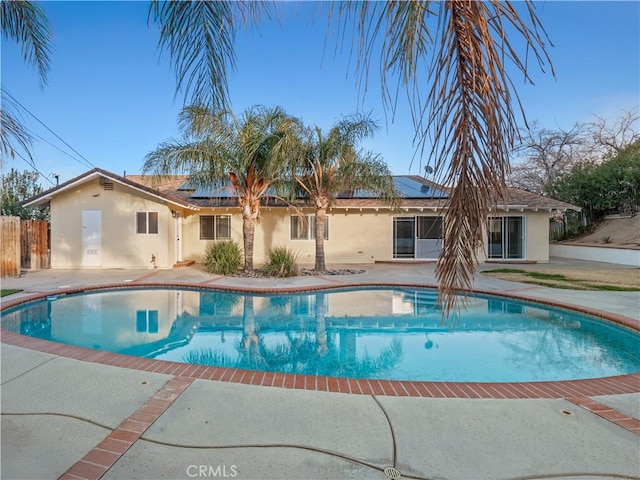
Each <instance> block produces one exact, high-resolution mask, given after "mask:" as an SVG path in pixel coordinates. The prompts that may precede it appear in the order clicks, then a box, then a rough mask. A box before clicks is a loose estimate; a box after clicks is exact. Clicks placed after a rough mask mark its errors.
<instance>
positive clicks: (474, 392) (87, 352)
mask: <svg viewBox="0 0 640 480" xmlns="http://www.w3.org/2000/svg"><path fill="white" fill-rule="evenodd" d="M356 287H358V288H360V287H383V288H384V287H389V288H435V286H433V285H416V284H401V283H384V284H380V283H345V284H340V285H339V286H335V285H330V286H324V285H323V286H310V287H295V288H240V287H230V286H223V285H216V286H211V285H205V284H193V283H170V284H169V283H114V284H106V285H94V286H87V287H82V288H66V289H58V290H55V291H51V292H48V293H39V294H35V295H31V296H29V297H23V298H19V299H15V300H9V301H4V302H2V306H1V307H0V310H5V309H7V308H10V307H13V306H16V305H19V304H22V303H26V302H30V301H33V300H37V299H41V298H46V297H47V296H49V295H66V294H71V293H79V292H86V291H92V290H113V289H129V288H185V289H211V290H225V291H234V292H239V293H258V294H262V293H281V294H282V293H304V292H311V291H319V290H336V289H345V288H347V289H348V288H356ZM467 293H479V294H482V295H490V296H491V295H493V296H499V297H508V298H514V299H517V300H524V301H527V302H532V303H538V304H543V305H550V306H553V307H558V308H564V309H569V310H574V311H577V312H580V313H585V314H588V315H592V316H595V317H598V318H600V319H603V320H605V321H609V322H612V323H615V324H618V325H622V326H624V327H626V328H630V329H632V330H634V331H636V332H640V321H638V320H634V319H632V318H629V317H625V316H622V315H615V314H611V313H608V312H603V311H599V310H595V309H591V308H585V307H582V306H579V305H570V304H564V303H560V302H556V301H547V300H540V299H534V298H531V297H527V296H523V295H518V294H515V295H514V294H511V293H499V294H498V293H496V292H494V291H488V290H474V291H473V292H467ZM0 335H1V337H0V339H1V341H2V343H6V344H10V345H15V346H18V347H23V348H29V349H31V350H37V351H39V352H43V353H49V354H52V355H58V356H62V357H67V358H73V359H76V360H81V361H85V362H93V363H99V364H102V365H110V366H114V367H122V368H129V369H134V370H142V371H147V372H154V373H160V374H166V375H172V376H175V377H181V378H185V379H187V378H192V379H202V380H214V381H221V382H232V383H244V384H247V385H259V386H267V387H281V388H295V389H304V390H320V391H327V392H339V393H349V394H357V395H389V396H410V397H433V398H485V399H514V398H522V399H524V398H565V399H584V398H588V397H591V396H594V395H616V394H623V393H635V392H640V373H634V374H629V375H619V376H614V377H603V378H593V379H585V380H567V381H541V382H517V383H514V382H508V383H488V382H424V381H401V380H374V379H355V378H337V377H321V376H311V375H297V374H285V373H273V372H259V371H253V370H242V369H237V368H226V367H210V366H204V365H191V364H185V363H178V362H171V361H166V360H153V359H148V358H141V357H133V356H129V355H121V354H116V353H110V352H104V351H98V350H92V349H87V348H82V347H75V346H71V345H65V344H61V343H56V342H51V341H48V340H41V339H38V338H32V337H27V336H24V335H20V334H17V333H13V332H9V331H5V330H0ZM576 404H579V405H581V406H582V404H584V401H583V402H582V404H580V403H576ZM636 422H638V420H636ZM633 430H635V431H638V432H640V422H638V425H635V426H634V427H633Z"/></svg>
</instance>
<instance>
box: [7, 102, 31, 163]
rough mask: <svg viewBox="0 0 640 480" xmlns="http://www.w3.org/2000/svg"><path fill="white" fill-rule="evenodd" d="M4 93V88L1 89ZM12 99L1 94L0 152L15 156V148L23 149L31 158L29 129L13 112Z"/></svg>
mask: <svg viewBox="0 0 640 480" xmlns="http://www.w3.org/2000/svg"><path fill="white" fill-rule="evenodd" d="M2 93H4V90H2ZM13 107H14V103H13V100H11V99H10V98H9V97H7V96H5V95H2V108H1V109H0V153H1V154H2V157H4V156H5V155H8V156H9V157H11V158H15V153H16V148H21V149H22V150H24V151H25V152H26V153H27V155H28V156H29V158H31V153H30V149H31V144H32V141H33V138H32V136H31V134H30V133H29V131H28V130H27V129H26V128H25V127H24V125H23V124H22V123H21V122H20V120H19V119H18V118H17V116H16V114H15V113H14V110H15V108H13Z"/></svg>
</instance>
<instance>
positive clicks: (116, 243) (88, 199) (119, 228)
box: [51, 179, 175, 268]
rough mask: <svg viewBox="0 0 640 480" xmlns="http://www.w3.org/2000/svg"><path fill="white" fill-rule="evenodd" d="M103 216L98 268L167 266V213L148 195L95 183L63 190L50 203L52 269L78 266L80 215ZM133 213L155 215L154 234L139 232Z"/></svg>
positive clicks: (170, 241) (170, 223)
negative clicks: (87, 212)
mask: <svg viewBox="0 0 640 480" xmlns="http://www.w3.org/2000/svg"><path fill="white" fill-rule="evenodd" d="M83 210H100V211H101V212H102V242H101V250H102V252H101V253H102V255H101V256H102V262H101V268H153V263H151V255H152V254H153V255H155V258H156V266H157V267H158V268H170V267H171V266H172V265H173V263H174V257H175V253H174V252H175V226H174V219H173V218H172V216H171V210H170V208H169V207H168V206H167V205H164V204H162V203H160V202H158V201H157V200H155V199H153V197H151V196H146V195H144V194H139V195H137V194H133V191H132V190H131V189H129V188H126V187H123V186H122V185H120V184H118V183H115V182H114V184H113V190H104V189H103V188H102V186H101V185H100V182H99V180H98V179H96V180H94V181H90V182H87V183H83V184H81V185H79V186H78V187H76V188H72V189H69V190H68V191H64V192H61V193H59V194H57V195H55V196H54V197H53V199H52V200H51V267H52V268H79V267H81V266H82V211H83ZM136 212H158V233H157V234H137V233H136Z"/></svg>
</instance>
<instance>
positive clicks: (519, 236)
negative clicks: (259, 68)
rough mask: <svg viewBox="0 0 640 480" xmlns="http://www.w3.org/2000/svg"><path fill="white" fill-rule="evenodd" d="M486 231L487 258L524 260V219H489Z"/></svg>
mask: <svg viewBox="0 0 640 480" xmlns="http://www.w3.org/2000/svg"><path fill="white" fill-rule="evenodd" d="M488 231H489V239H488V247H489V248H488V257H489V258H499V259H522V258H524V217H491V218H489V226H488Z"/></svg>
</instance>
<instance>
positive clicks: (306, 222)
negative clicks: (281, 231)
mask: <svg viewBox="0 0 640 480" xmlns="http://www.w3.org/2000/svg"><path fill="white" fill-rule="evenodd" d="M290 218H291V220H289V239H291V240H315V239H316V216H315V215H291V217H290ZM294 219H295V220H294ZM326 219H327V220H326V222H325V224H324V239H325V240H329V217H328V216H327V217H326ZM295 222H302V225H301V227H302V228H300V223H298V224H297V228H295V227H294V223H295ZM294 231H296V233H297V231H301V232H302V233H304V235H300V236H298V235H296V236H294Z"/></svg>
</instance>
